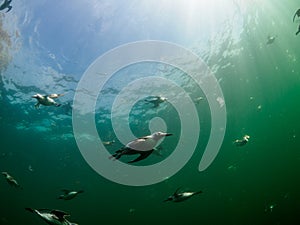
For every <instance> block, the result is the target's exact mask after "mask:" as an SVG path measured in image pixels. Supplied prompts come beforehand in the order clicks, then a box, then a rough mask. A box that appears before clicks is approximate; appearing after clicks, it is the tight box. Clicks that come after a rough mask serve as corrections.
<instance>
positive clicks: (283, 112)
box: [0, 1, 300, 225]
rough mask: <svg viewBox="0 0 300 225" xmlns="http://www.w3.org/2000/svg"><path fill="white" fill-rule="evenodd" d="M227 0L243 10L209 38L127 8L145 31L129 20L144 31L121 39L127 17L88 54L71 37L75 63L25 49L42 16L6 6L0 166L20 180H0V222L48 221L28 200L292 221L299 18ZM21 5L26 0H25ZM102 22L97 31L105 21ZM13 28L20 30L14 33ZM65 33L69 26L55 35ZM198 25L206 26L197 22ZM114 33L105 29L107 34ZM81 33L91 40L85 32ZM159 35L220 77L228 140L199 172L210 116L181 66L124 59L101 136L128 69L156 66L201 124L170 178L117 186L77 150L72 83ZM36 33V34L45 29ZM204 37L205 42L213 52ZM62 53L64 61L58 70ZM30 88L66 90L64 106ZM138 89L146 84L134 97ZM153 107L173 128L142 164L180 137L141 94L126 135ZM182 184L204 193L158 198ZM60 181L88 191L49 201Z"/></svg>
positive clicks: (298, 157) (109, 132) (298, 155)
mask: <svg viewBox="0 0 300 225" xmlns="http://www.w3.org/2000/svg"><path fill="white" fill-rule="evenodd" d="M130 2H131V3H130V4H129V3H128V5H126V6H125V8H124V9H123V8H122V7H121V6H118V4H119V3H118V2H114V4H115V6H114V7H115V8H116V9H117V11H116V12H118V13H120V18H119V19H118V17H117V16H116V15H115V16H114V18H115V19H114V20H113V21H115V22H114V23H112V24H113V25H112V26H117V24H116V21H117V22H119V21H121V20H122V18H123V19H124V20H125V19H128V21H130V20H129V17H130V15H129V17H127V15H126V16H124V15H123V14H122V13H123V10H124V12H127V10H129V9H130V10H133V11H134V12H135V7H137V6H135V4H138V3H137V2H135V1H130ZM230 2H235V3H236V4H237V5H240V6H241V8H240V10H241V11H243V12H239V13H237V15H239V16H241V17H240V19H242V20H241V21H240V20H239V19H237V20H236V19H234V18H233V19H232V18H231V19H232V20H229V21H227V22H228V23H227V22H226V21H225V22H224V21H223V22H222V21H220V23H219V22H215V23H217V24H219V26H220V27H222V26H224V27H225V28H224V29H221V31H222V32H223V33H222V32H221V33H217V34H215V35H211V36H210V37H209V41H208V42H205V41H203V40H202V39H201V38H203V37H199V36H197V34H198V33H197V32H196V31H194V32H195V33H189V34H187V31H186V30H181V28H182V27H181V26H180V24H181V23H179V22H178V21H177V22H178V23H179V25H178V24H177V25H178V26H179V27H175V25H174V24H173V23H172V21H171V20H172V19H174V18H177V17H176V16H174V15H173V16H174V18H173V16H171V17H167V16H165V17H167V18H168V19H164V18H165V17H163V18H162V22H161V24H157V27H155V26H154V28H155V29H154V28H153V27H152V26H150V24H151V19H153V20H154V21H159V19H160V18H159V17H158V16H157V15H156V14H154V15H153V18H151V17H150V15H151V14H148V13H149V12H148V11H147V10H146V9H145V11H139V12H138V13H136V14H134V15H136V16H140V14H142V15H144V14H145V18H144V17H142V18H144V19H145V21H144V23H143V22H141V23H143V24H144V25H145V27H143V29H145V30H143V29H142V27H139V26H140V24H139V22H136V23H137V24H138V25H137V26H138V28H140V29H141V30H140V33H138V32H136V33H134V34H135V35H137V36H138V35H140V36H138V37H136V39H131V38H129V37H130V36H131V34H128V33H130V32H129V31H135V29H136V28H134V29H133V28H132V27H134V25H132V24H131V23H129V22H128V23H129V24H131V26H132V27H130V25H128V26H129V28H128V29H129V31H124V30H120V35H116V36H113V34H115V33H114V32H112V33H108V34H109V35H111V36H109V38H108V39H109V40H106V42H105V43H106V44H107V45H106V46H105V47H103V46H100V47H101V50H98V51H96V52H92V53H90V54H88V53H86V52H85V53H84V54H86V55H84V54H83V53H82V54H78V52H80V50H78V49H76V51H75V50H74V49H75V46H71V47H70V49H72V48H74V49H72V52H71V53H72V54H73V57H74V60H73V61H77V64H76V65H75V63H73V62H72V63H73V64H72V63H69V62H65V64H64V62H63V60H62V61H59V59H60V58H59V56H60V55H59V54H60V51H62V52H64V51H63V50H60V49H55V47H53V46H51V47H49V49H52V50H53V51H52V52H54V53H55V55H56V56H57V58H56V60H57V61H55V63H54V62H53V61H51V60H49V59H48V60H46V59H45V58H44V57H45V55H44V53H43V51H42V50H43V48H42V47H39V48H38V47H36V46H35V45H34V46H27V44H26V43H27V42H26V40H27V39H29V37H30V32H29V31H31V30H30V29H29V28H31V23H32V24H35V23H34V22H35V20H34V19H33V18H34V17H33V15H35V16H37V15H39V14H38V13H36V14H34V13H32V11H30V10H28V8H26V7H27V6H26V5H25V4H24V3H18V4H17V3H15V4H16V5H14V8H13V10H14V11H11V14H5V15H4V13H3V12H2V11H1V18H0V21H1V22H2V23H1V24H2V25H1V40H2V42H1V48H0V53H1V57H0V59H1V63H0V65H1V70H0V74H1V81H0V85H1V98H0V104H1V105H0V135H1V148H0V170H1V172H2V171H7V172H8V173H9V174H11V175H12V176H13V177H14V178H15V179H16V180H17V181H18V182H19V183H20V185H21V186H22V189H17V188H14V187H10V186H9V185H8V183H7V182H6V181H5V179H4V177H1V179H0V196H1V197H0V199H1V200H0V201H1V204H0V224H1V225H2V224H3V225H8V224H9V225H17V224H45V222H43V221H42V220H41V219H39V218H37V216H35V215H33V214H30V213H29V212H27V211H25V210H24V208H25V207H31V208H37V209H39V208H49V209H60V210H64V211H66V212H69V213H70V214H71V217H70V218H69V220H70V221H72V222H76V223H78V224H81V225H82V224H112V225H114V224H131V225H135V224H143V225H147V224H174V225H175V224H230V225H231V224H232V225H237V224H245V225H246V224H249V225H250V224H253V225H254V224H276V225H277V224H284V225H287V224H288V225H293V224H295V225H296V224H299V223H300V219H299V211H300V194H299V187H300V181H299V177H300V176H299V175H300V166H299V165H300V152H299V147H298V146H299V144H300V140H299V137H300V120H299V115H300V102H299V96H300V72H299V71H300V64H299V60H300V39H299V38H300V36H296V35H295V32H296V31H297V28H298V24H299V20H296V21H297V22H295V23H293V22H292V17H293V15H294V13H295V11H296V10H297V9H298V8H299V6H300V5H299V2H296V1H289V2H281V1H254V3H253V4H251V3H249V2H248V3H247V4H246V3H245V2H247V1H230ZM13 3H14V2H13ZM105 3H106V4H108V3H107V2H106V1H105ZM29 4H30V5H34V3H32V2H30V3H29ZM61 4H63V3H61ZM103 4H104V2H103ZM120 4H121V3H120ZM122 4H125V3H122ZM145 4H146V3H145ZM104 5H105V4H104ZM46 6H47V4H46V3H41V5H37V6H36V5H35V7H36V8H34V9H35V10H37V11H39V13H41V12H40V10H42V9H45V8H47V7H46ZM122 6H123V7H124V5H122ZM242 6H244V8H243V7H242ZM18 7H19V9H18ZM39 7H41V8H39ZM74 7H75V6H74ZM127 7H128V8H127ZM149 7H150V8H149V9H148V10H149V11H151V10H153V11H155V10H158V11H159V9H160V10H162V12H165V11H164V10H166V8H167V9H169V8H172V7H171V5H166V4H162V5H161V6H157V8H155V7H153V5H151V6H149ZM21 9H26V10H28V11H26V12H28V15H31V13H32V15H31V17H32V20H31V21H29V22H28V21H27V22H24V21H25V19H24V18H25V16H24V14H25V11H22V10H21ZM51 9H52V8H51ZM64 9H65V8H64ZM76 9H77V8H76V7H75V9H72V10H76ZM138 9H139V8H138ZM138 9H136V10H138ZM150 9H151V10H150ZM172 9H173V8H172ZM32 10H33V9H32ZM203 10H204V9H203ZM175 11H176V10H175ZM212 11H213V10H212ZM51 12H54V9H53V11H49V14H47V13H46V12H45V17H47V16H49V15H53V14H51ZM130 12H132V11H130ZM155 12H156V11H155ZM171 12H174V11H171ZM171 12H170V13H171ZM176 12H177V11H176ZM59 13H62V12H61V11H59V12H58V14H57V15H58V17H59V15H60V14H59ZM66 13H69V11H66ZM153 13H154V12H153ZM125 14H126V13H125ZM146 15H148V16H149V18H150V19H149V18H148V17H147V16H146ZM155 15H156V16H155ZM184 15H185V14H184ZM234 15H236V14H234ZM62 17H63V16H62ZM220 17H221V16H220ZM37 18H39V17H38V16H37ZM49 18H50V17H49ZM69 19H70V18H69V17H68V19H67V21H68V22H70V21H69ZM179 19H182V18H178V20H179ZM198 19H199V18H198ZM202 19H203V18H202ZM74 20H75V19H74ZM183 20H184V22H186V23H187V24H188V23H192V24H194V23H196V22H195V21H193V17H191V19H190V20H188V19H186V18H185V17H184V18H183ZM137 21H140V20H137ZM232 21H233V22H232ZM236 21H238V22H236ZM77 22H78V21H77ZM230 22H232V23H233V24H232V23H230ZM120 23H121V22H120ZM169 23H171V24H172V25H174V27H170V31H169V32H168V31H167V30H166V28H167V27H168V24H169ZM240 23H241V24H240ZM5 24H6V25H5ZM7 24H9V25H7ZM28 24H29V25H28ZM53 24H55V23H54V22H53ZM53 24H52V25H53ZM95 24H96V23H95ZM134 24H135V23H134ZM184 24H185V23H184ZM93 25H94V24H92V25H91V26H93ZM231 25H232V26H231ZM194 26H195V27H197V26H196V25H194ZM101 27H103V29H104V28H105V27H104V24H102V25H101ZM117 27H119V26H117ZM195 27H193V28H195ZM226 27H228V28H226ZM25 28H26V29H25ZM85 28H86V27H85V26H81V25H80V24H79V25H78V30H79V31H78V32H84V31H85ZM150 28H151V29H150ZM14 29H16V30H17V31H18V32H19V34H18V35H17V34H16V32H15V30H14ZM39 29H41V30H40V32H41V33H40V35H41V36H42V31H44V32H47V31H46V29H45V30H42V28H39ZM49 29H51V27H49ZM86 29H87V28H86ZM172 29H173V30H172ZM76 30H77V28H76ZM208 30H209V29H208ZM208 30H207V31H206V32H207V33H208ZM178 31H182V34H181V35H178V36H179V37H177V36H176V35H177V33H176V32H178ZM48 32H49V33H50V31H48ZM89 32H91V31H89ZM92 32H94V31H92ZM118 32H119V31H118ZM127 32H128V33H127ZM184 32H186V33H184ZM64 34H65V35H67V33H62V34H60V33H59V34H57V35H58V36H60V35H62V36H63V35H64ZM68 34H69V33H68ZM199 34H201V35H204V34H203V32H202V31H201V30H200V31H199ZM19 35H20V36H19ZM52 35H53V34H52ZM169 35H170V36H169ZM173 35H174V36H173ZM268 35H273V36H275V35H276V39H275V41H274V43H272V44H266V42H267V37H268ZM128 36H129V37H128ZM204 36H205V35H204ZM208 36H209V34H208ZM33 37H34V38H36V37H35V36H34V35H33ZM53 37H54V36H53ZM77 37H78V36H77ZM99 37H102V36H99ZM110 37H113V38H112V40H110ZM9 38H11V40H10V41H9V40H8V39H9ZM82 38H87V40H89V37H82ZM160 38H161V39H162V40H167V41H171V42H172V41H174V42H175V43H177V44H180V45H182V46H185V47H186V48H188V49H190V50H192V51H193V52H195V53H196V54H197V55H198V56H199V57H201V58H202V59H203V60H204V62H205V63H206V64H207V65H208V67H209V68H210V69H211V71H212V72H213V74H214V75H215V76H216V78H217V79H218V81H219V85H220V87H221V89H222V91H223V94H224V100H225V103H226V105H225V106H224V107H226V111H227V114H226V118H227V125H226V132H225V137H224V141H223V144H222V147H221V149H220V152H219V154H218V155H217V157H216V159H215V160H214V161H213V163H212V164H211V165H210V166H209V167H208V168H207V169H206V170H205V171H203V172H199V171H198V165H199V161H200V159H201V157H202V155H203V152H204V150H205V147H206V144H207V141H208V139H209V136H210V126H211V121H210V119H211V117H210V116H211V114H210V111H209V105H208V103H207V99H206V98H205V96H204V93H203V92H202V91H201V90H199V89H197V86H196V84H195V82H193V81H190V80H189V79H187V76H188V75H187V74H185V73H184V72H183V71H180V70H179V69H176V68H175V69H174V68H171V67H169V66H168V67H167V68H166V67H163V66H162V65H161V64H157V63H149V62H148V63H141V64H137V65H131V66H129V67H128V68H125V69H123V70H120V71H118V73H116V74H115V75H114V77H113V78H112V79H111V81H110V83H108V84H107V86H106V87H105V90H104V91H103V93H104V94H103V96H104V99H103V98H100V99H98V101H97V104H98V105H97V107H98V108H97V110H96V113H95V121H96V122H97V124H96V127H97V130H98V133H99V136H100V137H101V138H102V139H103V140H104V141H105V140H112V139H116V137H115V135H114V131H113V129H112V124H111V118H110V110H109V107H111V105H112V102H113V100H114V98H115V97H116V96H117V95H118V93H119V92H120V91H121V90H122V88H123V86H126V84H128V83H130V82H131V81H132V80H133V79H134V78H139V77H141V76H144V75H145V76H150V75H152V74H153V73H154V74H158V76H161V77H168V78H169V77H172V78H173V79H174V80H175V81H177V82H178V83H180V84H181V86H182V87H183V88H184V89H185V90H186V92H187V93H189V94H190V96H191V98H192V99H194V98H196V97H197V96H203V97H204V99H203V101H201V102H200V103H198V104H195V107H196V109H197V112H198V113H199V121H200V127H201V131H200V137H199V142H198V145H197V148H196V151H195V153H194V154H193V156H192V158H191V160H189V162H188V163H187V164H186V165H185V166H184V167H183V168H182V169H181V170H180V171H179V172H178V173H176V175H174V176H172V177H170V178H169V179H166V180H165V181H163V182H160V183H158V184H154V185H150V186H142V187H133V186H126V185H121V184H118V183H114V182H112V181H110V180H108V179H105V178H104V177H102V176H100V175H99V174H98V173H96V172H95V171H94V170H93V169H92V168H91V167H90V166H89V165H88V163H87V162H86V161H85V160H84V158H83V156H82V155H81V153H80V150H79V149H78V145H77V143H76V140H75V138H74V136H73V124H72V108H71V105H72V103H73V96H74V93H75V92H74V90H75V88H76V86H77V84H78V82H79V80H80V77H81V76H82V74H83V72H84V71H85V70H86V69H87V67H88V66H89V65H90V63H92V62H93V60H95V58H96V57H98V56H99V55H101V54H103V53H104V52H106V51H107V50H109V49H111V48H113V47H116V46H118V45H119V44H124V43H127V42H129V41H137V40H144V39H160ZM176 38H178V39H176ZM20 39H21V41H20ZM40 39H41V40H40V41H41V42H42V37H41V38H40ZM54 39H55V38H54ZM57 39H58V40H57V42H55V43H53V45H54V46H58V44H57V43H59V41H60V40H59V38H57ZM91 39H92V37H91ZM204 39H205V38H204ZM79 41H80V40H79ZM110 41H111V42H110ZM91 42H92V41H91ZM20 43H22V45H21V46H19V44H20ZM80 43H81V42H80ZM70 45H71V44H70ZM203 45H205V46H206V47H207V46H210V48H208V49H210V50H207V48H206V47H203ZM65 46H67V44H65ZM83 47H86V48H88V50H91V49H92V48H93V46H92V47H88V43H85V45H84V46H83ZM98 47H99V46H98ZM100 47H99V48H100ZM66 48H67V47H66ZM7 49H11V51H10V50H7ZM36 49H38V50H39V51H37V50H36ZM95 49H97V47H95ZM73 50H74V52H73ZM40 51H41V52H40ZM45 52H46V49H45ZM66 52H67V50H66ZM71 53H70V55H71ZM26 54H29V56H28V57H27V55H26ZM45 54H48V52H47V53H45ZM70 55H69V56H70ZM33 56H34V57H33ZM31 57H33V58H31ZM48 58H49V57H48ZM70 58H71V57H70ZM66 61H67V60H66ZM58 62H59V63H61V64H62V65H63V69H61V70H59V69H57V64H56V63H58ZM68 63H69V64H68ZM162 68H163V69H164V70H162ZM22 71H23V72H22ZM53 71H54V72H53ZM57 71H58V72H57ZM161 71H163V72H161ZM37 78H40V80H39V79H37ZM122 79H124V80H123V81H122ZM37 80H38V81H37ZM36 92H41V93H44V92H48V93H49V92H65V93H67V94H66V96H65V97H61V98H60V99H59V100H58V101H59V102H60V103H62V106H61V107H58V108H55V107H43V106H41V107H40V109H39V110H36V109H35V108H34V104H35V101H34V100H33V99H31V95H32V94H34V93H36ZM140 93H143V90H141V91H140V92H137V93H136V95H139V94H140ZM49 94H50V93H49ZM106 99H108V100H107V101H106ZM157 116H159V117H161V118H163V119H164V120H165V123H166V124H167V127H168V131H170V132H172V133H174V137H170V138H169V137H168V139H166V140H165V141H164V142H163V143H162V147H163V149H162V156H155V155H151V156H150V157H149V158H147V159H145V160H144V161H143V162H141V163H139V164H137V165H139V166H143V165H149V164H152V163H156V162H158V161H161V160H163V159H164V158H166V157H168V156H169V155H171V153H172V150H173V149H174V146H176V144H177V142H178V140H179V136H180V129H181V127H180V119H179V118H180V115H179V114H178V113H177V112H176V109H175V108H174V107H173V106H172V105H171V104H170V103H168V102H166V103H163V104H161V105H160V106H159V108H158V109H152V108H151V107H149V105H145V104H143V100H141V101H140V102H139V103H137V104H136V105H135V106H134V107H133V108H132V110H131V114H130V121H131V124H130V126H131V129H132V132H133V133H134V134H135V135H136V136H143V135H148V134H149V133H150V130H149V127H148V124H147V121H148V122H149V120H150V119H151V118H153V117H157ZM145 119H146V122H144V120H145ZM245 134H248V135H250V141H249V142H248V143H247V144H246V145H245V146H243V147H236V146H234V145H233V143H232V142H233V141H234V140H235V139H237V138H241V137H242V136H243V135H245ZM121 146H122V143H120V142H119V141H118V140H117V139H116V143H115V144H113V145H112V146H109V147H108V151H109V152H110V153H113V152H114V151H116V150H117V149H119V148H120V147H121ZM183 151H184V149H183ZM128 159H132V157H130V156H124V158H123V157H122V160H123V161H124V162H126V161H127V160H128ZM112 169H113V168H112ZM178 187H183V190H192V191H198V190H202V191H203V193H202V194H201V195H198V196H194V197H193V198H191V199H188V200H187V201H184V202H181V203H173V202H166V203H164V202H163V200H164V199H166V198H167V197H168V196H169V195H171V194H173V193H174V191H175V190H176V189H177V188H178ZM61 189H74V190H84V193H82V194H80V195H78V196H77V197H76V198H74V199H72V200H70V201H62V200H58V199H57V197H58V196H59V195H60V194H61Z"/></svg>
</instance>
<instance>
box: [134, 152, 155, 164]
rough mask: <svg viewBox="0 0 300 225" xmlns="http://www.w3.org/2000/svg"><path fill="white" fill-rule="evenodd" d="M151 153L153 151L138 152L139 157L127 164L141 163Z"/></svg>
mask: <svg viewBox="0 0 300 225" xmlns="http://www.w3.org/2000/svg"><path fill="white" fill-rule="evenodd" d="M152 152H153V149H152V150H150V151H146V152H140V156H139V157H137V158H136V159H134V160H131V161H129V162H128V163H134V162H138V161H141V160H143V159H146V158H147V157H148V156H149V155H151V153H152Z"/></svg>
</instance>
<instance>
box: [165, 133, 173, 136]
mask: <svg viewBox="0 0 300 225" xmlns="http://www.w3.org/2000/svg"><path fill="white" fill-rule="evenodd" d="M171 135H173V134H171V133H166V134H165V136H171Z"/></svg>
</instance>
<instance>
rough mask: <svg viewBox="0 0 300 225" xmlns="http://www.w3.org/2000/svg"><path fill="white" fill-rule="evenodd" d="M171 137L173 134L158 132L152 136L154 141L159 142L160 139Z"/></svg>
mask: <svg viewBox="0 0 300 225" xmlns="http://www.w3.org/2000/svg"><path fill="white" fill-rule="evenodd" d="M171 135H173V134H171V133H164V132H160V131H158V132H155V133H153V134H152V138H153V139H154V140H159V139H161V138H163V137H166V136H171Z"/></svg>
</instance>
